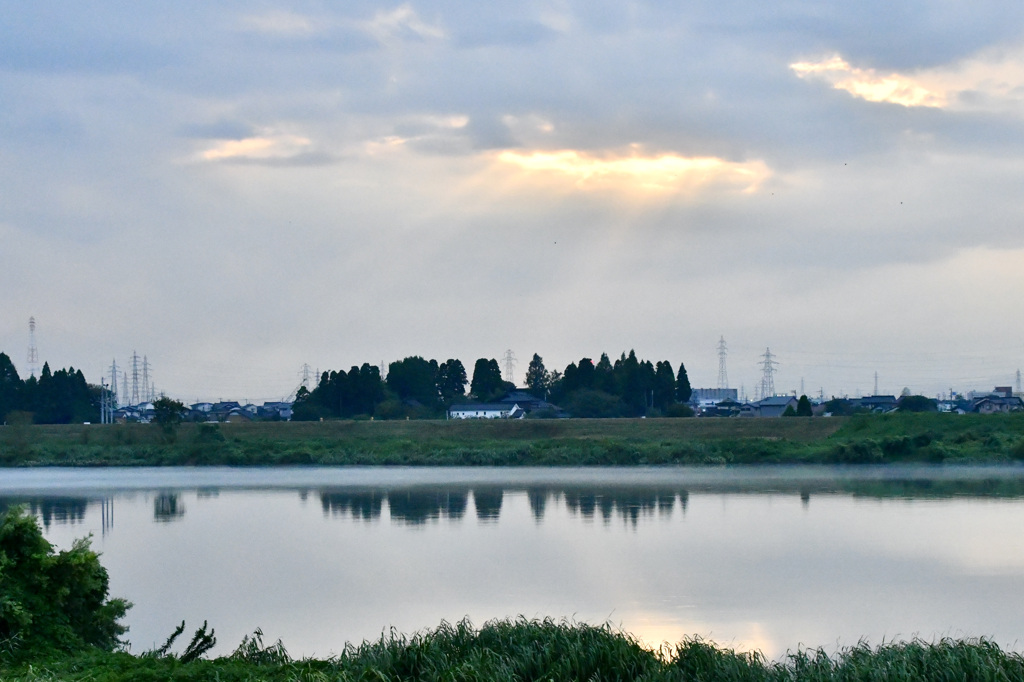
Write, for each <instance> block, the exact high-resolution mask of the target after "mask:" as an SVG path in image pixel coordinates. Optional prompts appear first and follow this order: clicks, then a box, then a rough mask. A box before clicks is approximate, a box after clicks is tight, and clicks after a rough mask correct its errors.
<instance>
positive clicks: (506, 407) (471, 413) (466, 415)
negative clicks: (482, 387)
mask: <svg viewBox="0 0 1024 682" xmlns="http://www.w3.org/2000/svg"><path fill="white" fill-rule="evenodd" d="M525 416H526V411H525V410H523V408H521V407H519V405H518V404H516V403H512V404H509V403H463V404H461V405H452V406H451V407H449V408H448V418H449V419H522V418H523V417H525Z"/></svg>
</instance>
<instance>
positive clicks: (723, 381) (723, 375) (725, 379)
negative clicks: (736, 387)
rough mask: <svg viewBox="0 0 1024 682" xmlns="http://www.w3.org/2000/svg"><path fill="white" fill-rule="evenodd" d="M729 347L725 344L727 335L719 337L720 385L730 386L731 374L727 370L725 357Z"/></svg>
mask: <svg viewBox="0 0 1024 682" xmlns="http://www.w3.org/2000/svg"><path fill="white" fill-rule="evenodd" d="M728 354H729V349H728V348H727V347H726V345H725V337H724V336H723V337H721V338H720V339H718V387H719V388H729V374H728V372H726V371H725V357H726V356H727V355H728Z"/></svg>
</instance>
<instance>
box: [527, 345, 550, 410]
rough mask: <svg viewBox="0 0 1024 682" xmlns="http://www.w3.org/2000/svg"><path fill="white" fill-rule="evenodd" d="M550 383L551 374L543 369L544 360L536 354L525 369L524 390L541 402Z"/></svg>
mask: <svg viewBox="0 0 1024 682" xmlns="http://www.w3.org/2000/svg"><path fill="white" fill-rule="evenodd" d="M550 383H551V374H550V373H549V372H548V371H547V369H545V368H544V359H543V358H541V356H539V355H537V354H536V353H534V354H533V359H531V360H530V365H529V367H527V368H526V390H527V391H528V392H529V393H530V395H532V396H533V397H534V398H538V399H540V400H543V399H544V398H546V397H547V393H548V385H549V384H550Z"/></svg>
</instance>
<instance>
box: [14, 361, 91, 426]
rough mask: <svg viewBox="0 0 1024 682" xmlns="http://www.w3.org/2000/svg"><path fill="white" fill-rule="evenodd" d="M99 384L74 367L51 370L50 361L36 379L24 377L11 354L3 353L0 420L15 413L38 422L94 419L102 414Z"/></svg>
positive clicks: (79, 421)
mask: <svg viewBox="0 0 1024 682" xmlns="http://www.w3.org/2000/svg"><path fill="white" fill-rule="evenodd" d="M100 390H101V389H100V387H99V386H92V385H90V384H88V383H87V382H86V380H85V375H84V374H82V370H76V369H75V368H74V367H68V368H67V369H59V370H57V371H56V372H52V371H51V370H50V365H49V363H46V364H44V365H43V370H42V372H40V374H39V378H38V379H37V378H36V377H35V376H30V377H29V378H28V379H25V380H22V379H21V377H19V376H18V370H17V369H16V368H15V367H14V363H12V362H11V359H10V357H8V356H7V355H6V354H5V353H0V423H6V422H7V421H8V420H9V419H11V418H12V415H14V414H20V415H23V418H25V419H28V418H29V417H28V415H31V419H32V421H33V422H35V423H36V424H71V423H81V422H95V421H99V418H100Z"/></svg>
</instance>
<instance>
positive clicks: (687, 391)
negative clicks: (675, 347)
mask: <svg viewBox="0 0 1024 682" xmlns="http://www.w3.org/2000/svg"><path fill="white" fill-rule="evenodd" d="M692 395H693V389H692V388H690V377H688V376H687V375H686V366H685V365H684V364H683V363H681V362H680V363H679V373H678V374H676V400H678V401H679V402H681V403H688V402H690V396H692Z"/></svg>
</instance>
